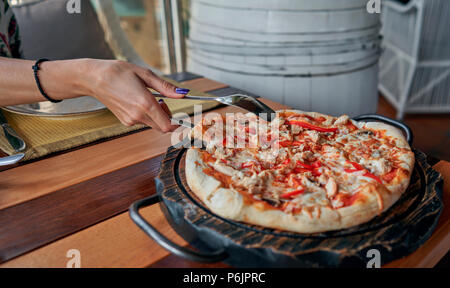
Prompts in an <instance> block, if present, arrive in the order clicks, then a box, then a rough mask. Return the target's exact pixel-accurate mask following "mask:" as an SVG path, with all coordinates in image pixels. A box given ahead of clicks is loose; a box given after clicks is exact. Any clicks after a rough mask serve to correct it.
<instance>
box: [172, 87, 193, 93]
mask: <svg viewBox="0 0 450 288" xmlns="http://www.w3.org/2000/svg"><path fill="white" fill-rule="evenodd" d="M189 91H190V90H189V89H186V88H176V89H175V93H178V94H187V93H189Z"/></svg>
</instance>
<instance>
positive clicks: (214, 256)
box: [129, 194, 228, 263]
mask: <svg viewBox="0 0 450 288" xmlns="http://www.w3.org/2000/svg"><path fill="white" fill-rule="evenodd" d="M159 201H160V198H159V196H158V194H154V195H152V196H150V197H147V198H144V199H141V200H138V201H136V202H134V203H133V204H131V206H130V208H129V213H130V217H131V220H133V222H134V223H136V225H137V226H139V228H141V229H142V230H143V231H144V232H145V233H146V234H147V235H148V236H150V237H151V238H152V239H153V240H155V241H156V243H158V244H159V245H161V246H162V247H163V248H164V249H166V250H167V251H169V252H171V253H173V254H175V255H177V256H180V257H183V258H185V259H188V260H191V261H196V262H208V263H212V262H220V261H222V260H224V259H225V258H227V257H228V254H227V253H226V252H225V251H224V250H223V249H221V250H218V251H215V252H211V253H202V252H197V251H194V250H191V249H188V248H185V247H181V246H179V245H177V244H175V243H173V242H172V241H170V240H169V239H167V238H166V237H165V236H164V235H162V234H161V233H160V232H159V231H158V230H156V229H155V227H153V226H152V225H150V224H149V223H148V222H147V221H146V220H145V219H144V218H143V217H142V215H141V214H139V209H141V208H143V207H146V206H150V205H153V204H156V203H158V202H159Z"/></svg>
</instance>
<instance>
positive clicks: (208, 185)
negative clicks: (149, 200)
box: [186, 110, 414, 233]
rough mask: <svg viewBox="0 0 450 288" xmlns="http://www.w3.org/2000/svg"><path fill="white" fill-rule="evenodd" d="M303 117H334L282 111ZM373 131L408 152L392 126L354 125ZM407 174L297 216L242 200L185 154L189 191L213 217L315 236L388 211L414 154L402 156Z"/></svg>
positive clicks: (193, 153) (196, 155)
mask: <svg viewBox="0 0 450 288" xmlns="http://www.w3.org/2000/svg"><path fill="white" fill-rule="evenodd" d="M285 111H288V112H294V113H300V114H307V115H309V116H312V117H325V118H326V119H335V118H334V117H331V116H328V115H324V114H321V113H317V112H304V111H300V110H285ZM354 123H358V124H359V125H365V126H366V127H367V128H370V129H375V130H385V131H386V132H385V133H386V135H388V136H392V137H394V138H395V139H396V141H397V145H398V146H399V147H402V148H406V149H408V150H409V151H410V148H409V144H408V143H407V141H406V139H405V138H404V136H403V134H402V133H401V132H400V130H398V129H397V128H395V127H392V126H390V125H386V124H384V123H379V122H367V123H364V122H354ZM404 157H405V162H406V163H407V165H408V168H409V169H407V171H408V175H404V174H402V173H398V174H397V175H396V176H395V178H394V180H393V181H392V183H393V184H392V185H387V186H384V185H380V184H377V183H368V184H366V186H364V187H362V188H361V190H360V192H359V193H360V194H361V195H363V196H362V197H360V198H358V199H359V200H357V201H356V202H355V203H353V204H352V205H350V206H346V207H343V208H339V209H333V208H330V207H324V206H321V207H316V208H315V209H313V210H308V209H302V211H301V212H299V213H297V214H290V213H286V212H283V211H282V210H279V209H277V208H267V207H264V205H261V204H262V203H260V202H258V201H254V202H249V201H245V199H244V196H243V195H242V194H241V193H239V192H238V191H236V190H234V189H232V188H225V187H222V183H221V182H219V181H218V180H216V179H215V178H214V177H212V176H209V175H207V174H205V173H204V172H203V169H204V168H205V167H206V164H205V163H204V162H203V160H202V157H201V155H200V152H199V151H198V150H197V149H194V148H191V149H189V150H188V151H187V154H186V179H187V183H188V185H189V187H190V188H191V190H192V191H193V192H194V193H195V195H197V197H198V198H200V200H201V201H202V202H203V203H204V204H205V205H206V206H207V207H208V208H209V209H210V210H211V211H212V212H213V213H215V214H217V215H219V216H221V217H224V218H227V219H231V220H234V221H241V222H246V223H249V224H254V225H260V226H264V227H269V228H273V229H280V230H286V231H292V232H298V233H318V232H325V231H331V230H340V229H345V228H349V227H352V226H356V225H359V224H362V223H365V222H368V221H370V220H371V219H373V218H374V217H375V216H377V215H379V214H380V213H382V212H383V211H385V210H387V209H388V208H390V207H391V206H392V205H393V204H394V203H395V202H396V201H397V200H398V199H399V198H400V196H401V195H402V193H403V192H404V191H405V190H406V188H407V187H408V184H409V179H410V175H411V172H412V169H413V167H414V154H413V153H412V152H411V153H410V154H408V155H405V156H404Z"/></svg>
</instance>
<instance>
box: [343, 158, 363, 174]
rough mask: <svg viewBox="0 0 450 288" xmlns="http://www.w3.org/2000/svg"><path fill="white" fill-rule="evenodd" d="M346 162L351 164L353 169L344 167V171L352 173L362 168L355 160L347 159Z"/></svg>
mask: <svg viewBox="0 0 450 288" xmlns="http://www.w3.org/2000/svg"><path fill="white" fill-rule="evenodd" d="M347 162H348V163H350V164H352V166H353V167H354V168H355V169H344V171H345V172H347V173H353V172H358V171H361V170H364V167H363V166H361V165H359V164H358V163H356V162H351V161H347Z"/></svg>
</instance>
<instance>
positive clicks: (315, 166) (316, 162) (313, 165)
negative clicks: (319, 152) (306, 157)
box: [311, 160, 322, 168]
mask: <svg viewBox="0 0 450 288" xmlns="http://www.w3.org/2000/svg"><path fill="white" fill-rule="evenodd" d="M311 166H312V167H314V168H319V167H322V162H320V161H319V160H317V161H315V162H314V163H312V164H311Z"/></svg>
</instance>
